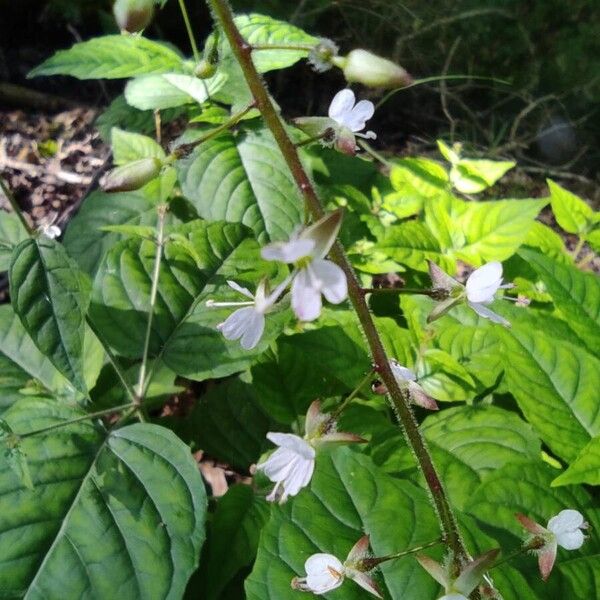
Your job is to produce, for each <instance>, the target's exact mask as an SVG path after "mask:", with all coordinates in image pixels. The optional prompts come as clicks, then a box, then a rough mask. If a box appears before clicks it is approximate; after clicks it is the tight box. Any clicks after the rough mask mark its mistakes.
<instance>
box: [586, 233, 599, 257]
mask: <svg viewBox="0 0 600 600" xmlns="http://www.w3.org/2000/svg"><path fill="white" fill-rule="evenodd" d="M585 239H586V241H587V243H588V244H589V245H590V246H591V247H592V249H593V250H594V252H595V253H596V254H600V227H599V228H597V229H594V230H593V231H591V232H590V233H587V234H586V235H585Z"/></svg>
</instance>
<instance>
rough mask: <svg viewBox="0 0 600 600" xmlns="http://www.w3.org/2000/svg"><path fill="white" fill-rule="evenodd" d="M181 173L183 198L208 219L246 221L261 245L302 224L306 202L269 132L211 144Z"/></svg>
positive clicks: (247, 131) (184, 163)
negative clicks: (304, 203)
mask: <svg viewBox="0 0 600 600" xmlns="http://www.w3.org/2000/svg"><path fill="white" fill-rule="evenodd" d="M177 169H178V174H179V180H180V182H181V187H182V190H183V193H184V195H185V196H186V197H187V198H188V199H189V200H190V201H191V202H192V203H193V204H194V206H195V207H196V209H197V210H198V214H199V215H200V216H201V217H202V218H204V219H207V220H209V221H216V220H219V219H224V220H226V221H229V222H234V223H243V224H244V225H247V226H248V227H251V228H252V230H253V231H254V233H255V234H256V237H257V239H258V241H259V242H261V243H265V242H268V241H270V240H282V239H287V238H288V237H289V236H290V234H291V233H292V232H293V231H294V230H295V229H296V227H298V225H300V224H301V223H302V206H303V203H302V199H301V197H300V194H299V192H298V189H297V187H296V185H295V183H294V181H293V179H292V176H291V174H290V172H289V169H288V167H287V165H286V164H285V162H284V161H283V159H282V157H281V153H280V152H279V150H278V149H277V146H276V144H275V141H274V140H273V137H272V136H271V134H270V133H269V132H268V131H267V130H266V129H264V128H256V127H254V128H249V129H245V130H244V131H243V132H239V133H238V134H237V135H235V136H234V135H233V134H231V133H225V134H223V135H220V136H219V137H218V138H215V139H212V140H210V141H207V142H205V143H203V144H201V145H200V146H199V147H198V148H196V149H195V150H194V152H193V153H192V154H191V155H190V156H189V157H188V158H186V159H183V160H181V161H178V163H177Z"/></svg>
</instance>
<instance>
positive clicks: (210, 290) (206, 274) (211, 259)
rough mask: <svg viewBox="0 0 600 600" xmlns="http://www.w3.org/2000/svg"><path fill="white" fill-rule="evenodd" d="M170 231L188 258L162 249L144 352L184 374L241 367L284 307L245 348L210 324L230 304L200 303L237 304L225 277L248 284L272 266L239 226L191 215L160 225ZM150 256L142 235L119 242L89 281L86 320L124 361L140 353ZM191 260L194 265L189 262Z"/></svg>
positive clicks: (271, 333)
mask: <svg viewBox="0 0 600 600" xmlns="http://www.w3.org/2000/svg"><path fill="white" fill-rule="evenodd" d="M171 232H173V233H179V234H182V235H184V236H185V237H187V238H188V239H189V241H190V242H191V244H192V245H193V247H194V248H195V251H196V258H194V257H192V256H190V254H189V252H188V251H187V250H186V249H185V248H183V247H182V246H181V245H180V244H167V245H166V246H165V249H164V258H163V260H162V263H161V265H162V266H161V270H160V278H159V284H158V295H157V300H156V305H155V309H154V320H153V326H152V335H151V337H150V356H157V357H159V358H160V359H161V360H162V361H164V363H165V364H166V365H167V366H169V367H170V368H171V369H173V370H174V371H175V372H176V373H178V374H179V375H183V376H185V377H188V378H191V379H198V380H203V379H206V378H208V377H224V376H226V375H230V374H232V373H235V372H237V371H242V370H243V369H245V368H246V367H248V366H249V364H250V363H251V362H252V361H253V360H254V359H255V358H256V356H257V355H258V354H260V353H261V352H263V351H264V350H265V348H266V347H267V346H268V344H269V342H270V341H272V340H273V339H274V338H275V337H276V336H277V335H278V333H279V332H280V331H281V327H282V322H283V321H284V320H287V319H288V318H289V315H288V312H287V311H284V312H283V313H272V314H270V315H269V316H268V318H267V320H266V321H267V323H266V331H265V335H264V336H263V338H262V340H261V342H260V344H259V345H258V346H257V348H255V349H254V350H252V351H247V350H244V349H242V348H241V346H240V344H239V342H237V341H235V342H230V341H227V340H225V338H224V337H223V336H222V334H221V333H220V332H219V331H218V330H217V329H216V326H217V324H218V323H220V322H222V321H223V320H224V319H225V318H226V317H227V316H228V315H229V314H231V312H232V310H233V309H232V308H209V307H207V306H206V301H207V300H208V299H209V298H211V299H213V300H218V301H239V300H240V297H239V294H237V293H235V292H234V291H233V290H231V289H230V288H229V286H228V285H227V283H226V280H228V279H233V280H235V281H237V282H240V281H241V282H242V283H243V284H244V285H247V286H249V287H251V288H254V287H255V286H256V283H257V282H258V281H260V279H261V277H263V276H274V275H276V274H277V273H278V269H279V267H278V265H276V264H275V263H267V262H266V261H263V260H262V259H261V258H260V248H259V246H258V244H257V243H256V241H255V240H254V239H252V238H251V232H250V230H249V229H248V228H246V227H244V226H243V225H238V224H228V223H223V222H220V223H206V222H203V221H198V220H196V221H192V222H190V223H188V224H186V225H180V226H178V227H176V228H174V229H173V230H168V231H167V235H168V234H169V233H171ZM155 253H156V246H155V244H154V243H153V242H150V241H148V240H142V239H140V238H135V239H129V240H124V241H122V242H119V243H118V244H116V245H115V246H114V247H113V248H112V249H111V250H110V251H109V252H108V254H107V256H106V260H105V261H104V263H103V264H102V266H101V268H100V270H99V271H98V273H97V275H96V279H95V281H94V290H93V295H92V304H91V306H90V316H91V318H92V321H93V322H94V325H95V327H96V328H97V329H98V330H100V331H102V335H103V336H104V338H105V339H106V340H107V341H108V343H109V344H111V345H112V346H113V347H114V348H115V350H116V351H117V352H118V353H119V354H122V355H124V356H127V357H129V358H141V356H142V350H143V346H144V338H145V331H146V323H147V318H148V310H149V297H150V288H151V277H152V271H153V268H154V260H155ZM197 257H200V258H201V259H202V264H200V265H198V264H197Z"/></svg>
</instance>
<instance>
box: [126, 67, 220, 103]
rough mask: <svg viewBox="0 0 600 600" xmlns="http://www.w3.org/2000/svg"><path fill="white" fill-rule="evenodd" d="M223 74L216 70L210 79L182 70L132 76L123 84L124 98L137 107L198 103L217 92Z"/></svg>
mask: <svg viewBox="0 0 600 600" xmlns="http://www.w3.org/2000/svg"><path fill="white" fill-rule="evenodd" d="M226 81H227V78H226V76H225V75H223V74H222V73H217V74H216V75H215V76H214V77H211V78H210V79H198V78H197V77H194V76H192V75H184V74H182V73H164V74H159V75H144V76H142V77H136V78H135V79H132V80H131V81H129V82H128V83H127V85H126V86H125V99H126V100H127V103H128V104H129V105H130V106H133V107H134V108H137V109H139V110H155V109H161V110H163V109H166V108H176V107H178V106H183V105H184V104H191V103H194V102H196V103H198V104H202V103H203V102H205V101H206V100H207V99H209V98H210V96H211V95H214V94H215V93H217V92H218V91H219V90H220V89H221V88H222V87H223V86H224V85H225V83H226Z"/></svg>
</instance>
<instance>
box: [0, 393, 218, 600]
mask: <svg viewBox="0 0 600 600" xmlns="http://www.w3.org/2000/svg"><path fill="white" fill-rule="evenodd" d="M82 414H83V413H82V411H80V410H74V409H72V408H69V407H67V406H64V405H62V406H61V405H59V404H56V403H55V402H52V401H49V400H42V399H25V400H22V401H21V402H19V403H18V404H16V405H15V406H13V407H12V408H11V410H10V411H9V412H8V413H7V414H6V415H5V416H6V421H7V422H8V423H9V425H10V427H11V428H12V429H13V430H14V431H15V432H17V433H26V432H28V431H33V430H36V429H39V428H42V427H47V426H49V425H53V424H56V423H60V422H62V421H65V420H68V419H73V418H76V417H79V416H81V415H82ZM59 431H60V434H58V433H56V432H52V433H51V434H47V435H38V436H34V437H30V438H26V439H24V440H23V442H22V450H23V452H24V453H25V454H26V456H27V460H28V462H29V468H30V471H31V477H32V480H33V483H34V486H35V487H34V490H33V491H29V490H26V489H23V488H21V489H19V487H18V484H17V483H16V481H15V475H14V473H13V472H12V471H11V470H10V467H9V466H8V465H7V464H6V461H5V460H3V459H2V458H1V457H0V497H1V498H2V500H3V502H2V504H3V510H2V514H1V515H0V529H1V530H2V531H3V532H4V533H3V535H2V540H1V541H0V549H1V553H0V556H1V558H0V588H1V589H2V590H3V595H4V596H5V597H10V598H14V597H19V598H26V599H28V600H34V599H38V598H39V599H41V598H57V597H64V598H113V597H114V595H115V593H117V595H119V596H120V597H123V598H131V599H132V600H133V599H140V600H142V599H143V600H146V599H154V598H156V599H157V600H158V599H163V598H172V599H176V598H181V597H182V595H183V592H184V589H185V585H186V582H187V580H188V578H189V576H190V575H191V573H192V572H193V571H194V570H195V568H196V567H197V564H198V556H199V552H200V547H201V545H202V542H203V539H204V519H205V511H206V494H205V491H204V485H203V483H202V479H201V477H200V474H199V472H198V469H197V466H196V464H195V462H194V460H193V459H192V457H191V455H190V453H189V449H188V448H187V447H186V446H185V444H183V443H182V442H181V441H180V440H178V439H177V438H176V437H175V435H173V433H171V432H170V431H168V430H166V429H164V428H162V427H158V426H157V425H150V424H136V425H130V426H128V427H124V428H122V429H115V430H113V431H112V432H110V433H109V432H107V431H105V430H104V428H103V427H102V426H100V425H99V424H95V423H93V422H91V421H83V422H79V423H77V424H72V425H69V426H66V427H63V428H61V429H60V430H59Z"/></svg>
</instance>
